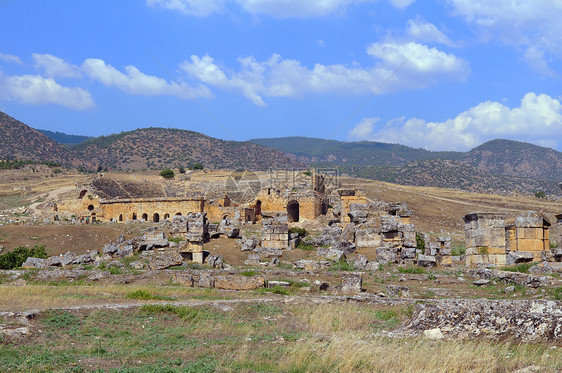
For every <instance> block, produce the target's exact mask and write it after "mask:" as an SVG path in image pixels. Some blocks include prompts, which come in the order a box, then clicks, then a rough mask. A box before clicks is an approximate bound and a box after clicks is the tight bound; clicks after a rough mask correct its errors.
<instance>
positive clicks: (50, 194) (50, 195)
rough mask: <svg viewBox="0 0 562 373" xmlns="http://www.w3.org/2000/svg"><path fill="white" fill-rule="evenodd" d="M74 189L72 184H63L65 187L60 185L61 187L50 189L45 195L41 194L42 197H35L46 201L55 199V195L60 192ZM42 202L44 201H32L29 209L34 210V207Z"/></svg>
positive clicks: (58, 194)
mask: <svg viewBox="0 0 562 373" xmlns="http://www.w3.org/2000/svg"><path fill="white" fill-rule="evenodd" d="M74 189H75V187H74V186H65V187H62V188H58V189H54V190H51V191H49V192H48V193H47V194H46V195H43V197H37V199H39V198H44V199H45V200H46V201H52V200H54V199H56V198H57V197H59V196H60V195H61V194H65V193H68V192H70V191H72V190H74ZM43 202H44V201H37V202H33V203H32V204H31V205H29V209H33V210H35V209H37V206H39V205H40V204H41V203H43Z"/></svg>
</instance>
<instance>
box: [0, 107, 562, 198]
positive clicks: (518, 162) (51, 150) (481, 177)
mask: <svg viewBox="0 0 562 373" xmlns="http://www.w3.org/2000/svg"><path fill="white" fill-rule="evenodd" d="M48 132H50V131H48ZM55 134H56V133H55ZM58 136H59V137H58V138H59V140H61V141H62V139H65V138H66V137H65V136H66V134H61V133H59V135H58ZM69 136H73V135H69ZM77 137H79V138H80V137H81V136H77ZM1 159H8V160H13V159H19V160H33V161H39V162H47V161H50V162H56V163H60V164H62V165H65V166H74V167H78V166H82V167H84V168H86V169H90V170H95V169H99V168H100V167H101V168H102V169H105V168H107V169H109V170H138V169H163V168H166V167H179V166H183V167H188V166H190V165H193V164H194V163H202V164H203V165H204V166H205V168H211V169H213V168H216V169H220V168H222V169H249V170H268V169H294V168H304V167H310V166H312V167H315V166H322V167H326V166H328V167H337V168H338V169H339V170H340V172H343V173H345V174H348V175H350V176H359V177H364V178H371V179H377V180H384V181H389V182H393V183H398V184H408V185H420V186H438V187H447V188H461V189H465V190H481V191H482V190H485V191H492V190H495V191H501V192H509V191H513V190H518V191H522V192H533V191H539V190H544V191H546V192H548V193H551V194H558V195H559V194H560V190H559V188H558V182H560V181H562V180H560V179H562V153H560V152H558V151H556V150H553V149H549V148H544V147H540V146H536V145H532V144H528V143H523V142H518V141H511V140H501V139H497V140H492V141H488V142H486V143H484V144H482V145H480V146H478V147H475V148H474V149H472V150H470V151H469V152H466V153H463V152H432V151H428V150H425V149H414V148H411V147H408V146H404V145H398V144H386V143H379V142H368V141H363V142H352V143H349V142H342V141H336V140H324V139H317V138H307V137H286V138H274V139H254V140H249V141H248V142H236V141H226V140H220V139H216V138H213V137H209V136H206V135H203V134H201V133H197V132H193V131H187V130H180V129H170V128H152V127H150V128H143V129H138V130H135V131H129V132H121V133H119V134H113V135H109V136H100V137H96V138H90V139H88V140H86V141H84V142H81V143H79V144H77V145H74V146H63V145H62V144H60V143H57V142H55V141H54V140H53V139H51V138H50V137H48V136H46V135H45V134H43V133H41V132H39V131H37V130H35V129H33V128H31V127H29V126H27V125H26V124H24V123H22V122H20V121H18V120H16V119H14V118H12V117H10V116H9V115H7V114H4V113H2V112H0V160H1Z"/></svg>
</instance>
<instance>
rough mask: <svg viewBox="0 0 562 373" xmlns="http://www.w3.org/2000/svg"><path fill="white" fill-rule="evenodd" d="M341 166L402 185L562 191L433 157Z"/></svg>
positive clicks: (553, 185)
mask: <svg viewBox="0 0 562 373" xmlns="http://www.w3.org/2000/svg"><path fill="white" fill-rule="evenodd" d="M322 166H323V167H326V166H327V165H322ZM337 167H338V169H339V170H340V172H343V173H345V174H348V175H353V176H358V177H362V178H366V179H374V180H380V181H386V182H389V183H394V184H400V185H412V186H420V187H436V188H450V189H460V190H467V191H479V192H494V193H499V194H502V195H506V194H509V193H511V192H514V191H518V192H522V193H534V192H536V191H541V190H542V191H545V192H547V193H550V194H560V189H559V187H558V183H557V182H555V181H548V180H538V179H532V178H525V177H515V176H503V175H496V174H492V173H489V172H486V171H482V170H480V169H478V168H476V167H473V166H471V165H468V164H466V163H464V162H461V161H452V160H443V159H431V160H423V161H414V162H410V163H408V164H406V165H404V166H400V167H388V166H347V165H339V166H337Z"/></svg>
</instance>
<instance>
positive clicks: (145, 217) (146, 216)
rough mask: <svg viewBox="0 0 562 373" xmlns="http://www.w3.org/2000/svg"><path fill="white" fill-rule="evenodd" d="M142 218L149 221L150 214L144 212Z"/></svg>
mask: <svg viewBox="0 0 562 373" xmlns="http://www.w3.org/2000/svg"><path fill="white" fill-rule="evenodd" d="M142 220H144V221H148V214H147V213H144V214H142Z"/></svg>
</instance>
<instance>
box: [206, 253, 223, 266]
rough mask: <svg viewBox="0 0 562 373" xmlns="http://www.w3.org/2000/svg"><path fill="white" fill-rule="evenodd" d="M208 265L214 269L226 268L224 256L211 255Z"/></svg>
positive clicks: (208, 258)
mask: <svg viewBox="0 0 562 373" xmlns="http://www.w3.org/2000/svg"><path fill="white" fill-rule="evenodd" d="M207 264H208V265H209V266H211V267H212V268H224V260H223V258H222V255H209V256H208V257H207Z"/></svg>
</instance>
